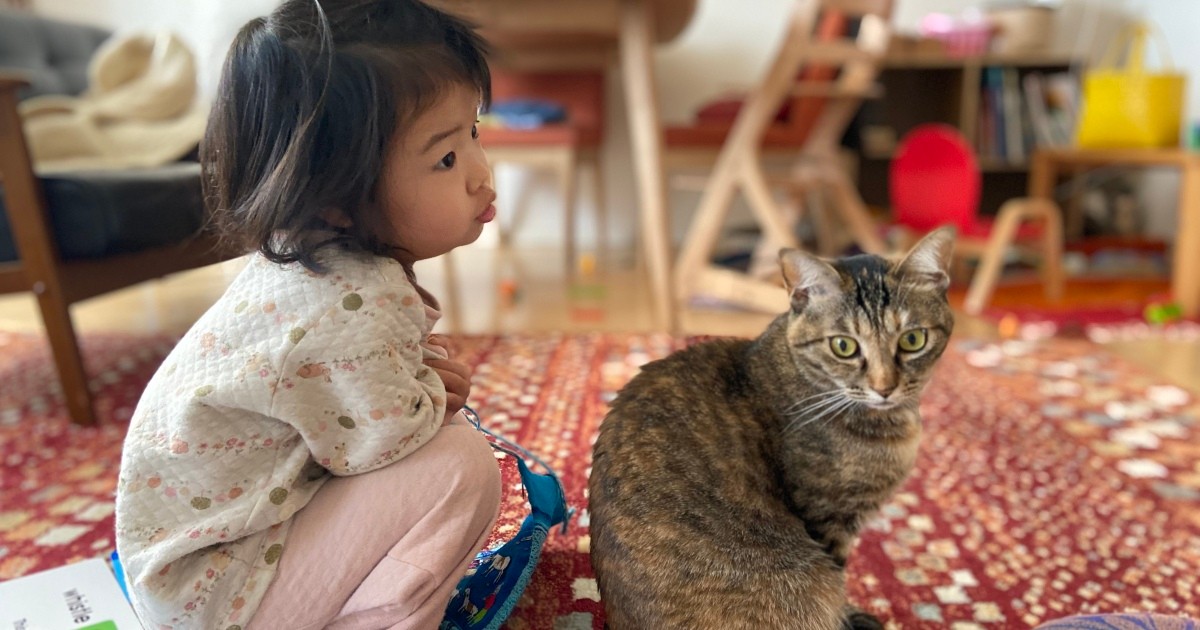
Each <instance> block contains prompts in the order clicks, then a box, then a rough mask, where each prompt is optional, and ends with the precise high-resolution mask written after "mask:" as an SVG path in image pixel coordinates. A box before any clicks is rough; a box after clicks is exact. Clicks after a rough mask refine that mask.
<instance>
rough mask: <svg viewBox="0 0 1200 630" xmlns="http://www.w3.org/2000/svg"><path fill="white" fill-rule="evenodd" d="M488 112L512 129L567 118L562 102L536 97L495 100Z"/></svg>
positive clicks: (556, 121)
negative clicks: (536, 98)
mask: <svg viewBox="0 0 1200 630" xmlns="http://www.w3.org/2000/svg"><path fill="white" fill-rule="evenodd" d="M487 113H488V114H491V115H492V116H495V117H496V118H499V119H500V122H502V123H504V126H505V127H508V128H510V129H537V128H538V127H544V126H546V125H550V124H554V123H560V122H564V121H565V120H566V119H567V108H566V107H563V105H562V104H560V103H555V102H553V101H542V100H535V99H510V100H504V101H495V102H493V103H492V106H491V107H490V108H489V109H488V112H487Z"/></svg>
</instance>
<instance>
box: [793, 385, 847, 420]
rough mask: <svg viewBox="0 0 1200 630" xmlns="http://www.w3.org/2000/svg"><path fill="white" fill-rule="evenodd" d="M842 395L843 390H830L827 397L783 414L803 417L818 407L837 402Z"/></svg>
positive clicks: (843, 393) (843, 394)
mask: <svg viewBox="0 0 1200 630" xmlns="http://www.w3.org/2000/svg"><path fill="white" fill-rule="evenodd" d="M843 396H845V392H843V391H841V390H838V391H835V392H832V395H831V396H830V397H828V398H825V399H823V400H819V401H817V402H814V403H811V404H809V405H808V406H807V407H805V408H804V409H799V410H796V411H794V412H792V413H789V414H785V415H787V416H795V417H796V418H802V417H804V416H807V415H809V414H811V413H814V412H815V411H817V410H819V409H821V408H823V407H826V406H829V405H831V404H834V403H836V402H837V401H838V400H840V399H841V398H842V397H843Z"/></svg>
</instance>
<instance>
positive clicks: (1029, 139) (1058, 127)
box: [976, 67, 1079, 164]
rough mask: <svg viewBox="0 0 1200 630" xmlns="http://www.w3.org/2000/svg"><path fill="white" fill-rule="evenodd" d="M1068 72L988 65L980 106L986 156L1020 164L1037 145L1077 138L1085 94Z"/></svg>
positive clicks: (983, 154)
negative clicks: (1078, 116)
mask: <svg viewBox="0 0 1200 630" xmlns="http://www.w3.org/2000/svg"><path fill="white" fill-rule="evenodd" d="M1078 89H1079V88H1078V86H1077V84H1076V81H1075V78H1074V77H1073V76H1071V75H1070V74H1069V73H1066V72H1058V73H1052V74H1045V73H1042V72H1030V73H1027V74H1025V75H1024V76H1021V74H1020V73H1019V71H1018V70H1017V69H1016V68H1011V67H988V68H987V69H986V70H985V71H984V80H983V85H982V87H981V90H982V93H981V98H980V108H979V125H978V130H979V137H978V138H977V142H976V145H977V149H978V151H979V156H980V159H982V160H989V161H1002V162H1008V163H1012V164H1020V163H1023V162H1024V161H1025V160H1027V159H1028V157H1029V155H1030V153H1032V151H1033V150H1034V149H1035V148H1037V147H1059V146H1065V145H1068V144H1070V143H1071V139H1072V134H1073V133H1074V128H1075V111H1076V107H1077V106H1078V101H1079V95H1078Z"/></svg>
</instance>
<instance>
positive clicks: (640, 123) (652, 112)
mask: <svg viewBox="0 0 1200 630" xmlns="http://www.w3.org/2000/svg"><path fill="white" fill-rule="evenodd" d="M620 57H621V76H622V80H623V81H624V82H625V109H626V111H627V112H628V118H629V131H630V135H631V136H632V144H633V164H634V171H635V176H636V178H637V187H638V201H639V204H638V205H639V206H640V208H641V230H642V244H643V247H644V248H645V256H646V267H647V271H648V272H649V275H650V291H651V293H652V298H653V300H654V307H655V315H656V318H657V323H658V325H659V326H660V327H662V328H664V329H665V330H668V331H672V332H673V331H675V330H677V329H678V321H677V313H676V312H675V303H674V299H673V296H674V294H673V292H672V290H671V286H670V278H671V269H670V264H671V263H670V260H671V253H670V252H671V244H670V236H669V232H668V220H667V193H666V184H665V182H664V179H663V135H662V125H661V124H660V122H659V113H658V92H657V83H656V81H655V77H654V74H655V73H654V13H653V11H652V10H651V8H650V6H649V4H648V3H647V2H646V0H622V2H621V34H620Z"/></svg>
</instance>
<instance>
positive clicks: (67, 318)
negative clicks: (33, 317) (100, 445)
mask: <svg viewBox="0 0 1200 630" xmlns="http://www.w3.org/2000/svg"><path fill="white" fill-rule="evenodd" d="M37 301H38V308H39V309H40V310H41V312H42V323H43V324H45V326H46V336H47V337H49V338H50V352H51V353H52V354H53V355H54V366H55V368H56V369H57V370H58V379H59V381H61V384H62V391H63V400H64V401H65V402H66V404H67V411H68V412H69V413H70V414H71V419H72V420H74V421H75V422H76V423H77V424H81V425H84V426H91V425H93V424H95V423H96V413H95V410H94V409H93V408H92V394H91V390H90V389H88V378H87V371H86V370H85V369H84V365H83V355H82V354H81V353H80V352H79V340H78V339H77V338H76V336H75V326H74V325H73V324H72V322H71V307H70V305H69V304H67V303H66V301H65V300H63V299H62V296H61V295H55V294H54V293H53V292H51V291H42V292H40V293H38V296H37Z"/></svg>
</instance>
